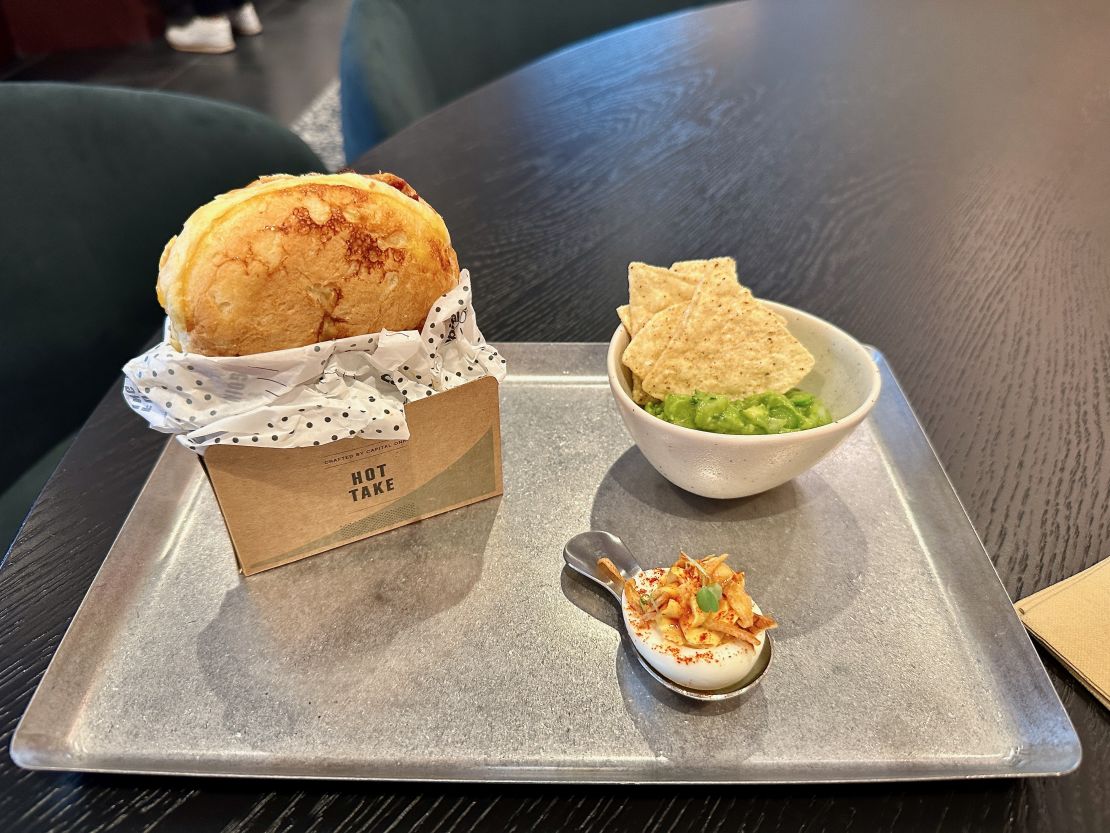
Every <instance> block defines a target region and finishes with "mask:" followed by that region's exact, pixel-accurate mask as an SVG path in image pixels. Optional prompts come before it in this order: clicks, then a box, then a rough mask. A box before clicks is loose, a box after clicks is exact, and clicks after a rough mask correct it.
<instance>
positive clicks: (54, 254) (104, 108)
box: [0, 83, 324, 554]
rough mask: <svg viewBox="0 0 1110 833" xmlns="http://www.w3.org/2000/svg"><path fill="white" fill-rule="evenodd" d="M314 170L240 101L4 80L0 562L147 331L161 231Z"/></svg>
mask: <svg viewBox="0 0 1110 833" xmlns="http://www.w3.org/2000/svg"><path fill="white" fill-rule="evenodd" d="M314 170H315V171H321V170H324V166H323V163H322V162H320V160H319V159H318V158H317V157H316V155H315V154H314V153H313V152H312V151H311V150H309V148H308V147H307V146H306V145H305V144H304V143H303V142H302V141H301V140H300V139H298V138H297V137H296V136H294V135H293V134H292V133H290V132H289V131H288V130H286V129H285V128H283V127H281V126H280V125H279V124H277V123H276V122H273V121H271V120H270V119H268V118H266V117H265V116H262V115H260V114H258V113H254V112H251V111H249V110H244V109H242V108H240V107H233V106H230V105H226V104H221V103H218V102H214V101H207V100H204V99H198V98H191V97H186V96H179V95H168V94H164V93H154V92H140V91H135V90H122V89H112V88H103V87H89V86H75V85H68V84H14V83H4V84H0V195H3V207H2V208H0V211H2V214H0V259H2V260H0V288H2V291H3V295H2V297H3V305H2V308H0V390H2V391H3V404H2V405H0V424H2V426H3V431H2V433H0V436H3V441H4V453H3V456H2V458H0V459H2V462H0V554H2V553H4V552H6V551H7V549H8V546H9V545H10V543H11V541H12V539H13V537H14V536H15V534H16V531H17V530H18V527H19V524H20V523H21V522H22V520H23V518H24V516H25V515H26V513H27V510H28V509H29V508H30V505H31V503H32V502H33V500H34V498H35V497H36V496H37V495H38V492H39V491H40V490H41V488H42V485H43V483H45V481H46V479H47V478H48V477H49V476H50V474H51V472H52V471H53V470H54V468H55V466H56V465H57V463H58V461H59V459H60V458H61V455H62V452H63V451H64V449H65V447H66V446H67V445H68V437H69V436H70V435H71V434H72V433H73V432H74V431H75V430H76V429H77V428H78V427H80V425H81V423H82V422H83V421H84V419H85V417H86V416H88V414H89V412H90V411H91V410H92V408H93V406H94V405H95V404H96V403H97V401H98V400H99V399H100V397H101V396H102V395H103V394H104V392H105V391H106V390H108V389H109V388H110V387H112V386H113V385H116V384H118V380H119V379H120V373H119V368H120V366H121V365H122V364H123V363H124V362H125V361H126V360H127V359H128V358H129V357H130V356H132V355H134V354H136V353H137V352H139V351H140V350H141V349H142V348H143V346H144V344H145V343H146V342H148V341H150V340H151V338H152V336H154V335H155V333H156V332H157V331H158V328H159V327H160V325H161V321H162V310H161V308H160V307H159V306H158V303H157V301H156V299H155V295H154V281H155V278H156V276H157V272H158V258H159V256H160V254H161V252H162V247H163V246H164V245H165V243H166V241H167V240H168V239H169V238H170V236H172V235H173V234H175V233H176V232H177V231H178V230H179V229H180V228H181V224H182V223H183V222H184V220H185V218H186V217H188V216H189V214H190V213H191V212H192V211H193V209H194V208H196V207H197V206H199V205H201V204H202V203H205V202H207V201H208V200H209V199H211V198H212V197H213V196H214V195H215V194H218V193H221V192H223V191H227V190H229V189H231V188H235V187H238V186H240V185H244V184H246V183H247V182H250V181H251V180H252V179H254V178H255V177H257V176H259V175H261V174H267V173H275V172H289V173H304V172H308V171H314Z"/></svg>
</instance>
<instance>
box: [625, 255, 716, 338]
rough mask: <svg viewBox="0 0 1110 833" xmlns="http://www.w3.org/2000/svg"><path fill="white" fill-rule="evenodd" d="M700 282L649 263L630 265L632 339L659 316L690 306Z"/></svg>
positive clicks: (629, 287) (629, 297)
mask: <svg viewBox="0 0 1110 833" xmlns="http://www.w3.org/2000/svg"><path fill="white" fill-rule="evenodd" d="M698 280H699V279H698V278H697V277H695V276H690V275H679V274H678V273H676V272H672V271H671V270H670V269H664V268H662V267H661V266H649V265H648V264H646V263H630V264H628V306H629V318H630V320H631V322H632V326H631V328H630V332H631V333H632V335H636V333H638V332H640V330H641V328H643V326H644V325H645V324H647V322H648V321H649V320H650V319H651V317H652V316H653V315H655V313H657V312H662V311H663V310H665V309H666V308H667V307H670V306H673V305H675V304H680V303H688V302H689V301H690V299H691V298H693V297H694V290H695V289H697V285H698Z"/></svg>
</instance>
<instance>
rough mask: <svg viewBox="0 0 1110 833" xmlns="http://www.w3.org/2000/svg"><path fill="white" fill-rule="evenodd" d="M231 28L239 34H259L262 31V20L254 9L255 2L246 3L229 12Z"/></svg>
mask: <svg viewBox="0 0 1110 833" xmlns="http://www.w3.org/2000/svg"><path fill="white" fill-rule="evenodd" d="M227 17H228V20H230V21H231V28H232V30H233V31H234V32H235V34H237V35H258V34H261V33H262V21H261V20H259V19H258V12H256V11H255V10H254V3H244V4H243V5H242V6H240V7H239V8H237V9H232V10H231V11H229V12H228V13H227Z"/></svg>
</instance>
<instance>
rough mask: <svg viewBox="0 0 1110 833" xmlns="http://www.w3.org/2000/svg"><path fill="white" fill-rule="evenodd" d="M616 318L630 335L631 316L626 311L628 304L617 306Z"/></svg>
mask: <svg viewBox="0 0 1110 833" xmlns="http://www.w3.org/2000/svg"><path fill="white" fill-rule="evenodd" d="M617 318H619V319H620V320H621V323H622V324H624V328H625V329H626V330H627V331H628V334H629V335H632V317H631V316H630V315H629V312H628V304H625V305H623V306H620V307H617Z"/></svg>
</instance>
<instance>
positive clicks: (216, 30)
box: [166, 15, 235, 54]
mask: <svg viewBox="0 0 1110 833" xmlns="http://www.w3.org/2000/svg"><path fill="white" fill-rule="evenodd" d="M166 41H167V42H168V43H169V45H170V46H172V47H173V48H174V49H176V50H177V51H178V52H207V53H212V54H219V53H221V52H230V51H231V50H233V49H234V48H235V39H234V38H232V37H231V23H229V22H228V19H227V18H226V17H223V16H222V15H221V16H220V17H194V18H193V19H192V20H190V21H189V22H188V23H185V24H182V25H177V26H167V27H166Z"/></svg>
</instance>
